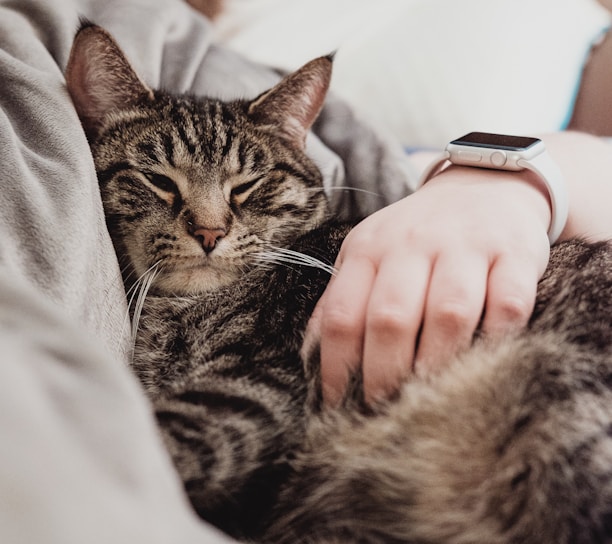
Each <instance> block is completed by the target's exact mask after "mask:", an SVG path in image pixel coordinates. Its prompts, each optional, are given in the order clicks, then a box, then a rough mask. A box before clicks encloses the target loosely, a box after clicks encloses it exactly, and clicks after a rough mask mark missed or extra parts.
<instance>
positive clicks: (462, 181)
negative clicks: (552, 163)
mask: <svg viewBox="0 0 612 544" xmlns="http://www.w3.org/2000/svg"><path fill="white" fill-rule="evenodd" d="M447 186H448V187H452V188H453V189H454V190H456V189H458V188H460V190H461V191H474V195H484V194H485V193H488V194H489V195H490V196H489V198H488V201H489V202H491V203H493V204H492V205H493V206H496V207H497V206H501V205H504V206H513V207H514V213H515V214H516V220H517V221H521V220H522V217H523V216H524V215H525V213H526V212H532V214H533V215H534V216H536V217H537V218H538V220H539V222H540V223H541V226H542V229H543V231H544V232H547V231H548V228H549V226H550V222H551V202H550V197H549V192H548V190H547V189H546V187H545V185H544V183H543V181H542V180H541V178H540V177H539V176H538V175H537V174H535V173H534V172H531V171H528V170H521V171H517V172H510V171H505V170H489V169H483V168H472V167H469V166H460V165H455V164H451V165H449V166H448V167H447V168H445V169H444V170H442V171H441V172H440V173H439V174H437V175H436V176H435V177H433V178H431V180H429V181H428V182H427V184H426V185H424V186H423V188H422V189H421V190H426V189H427V188H428V187H429V189H436V188H438V189H442V188H446V187H447Z"/></svg>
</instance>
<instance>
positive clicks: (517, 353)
mask: <svg viewBox="0 0 612 544" xmlns="http://www.w3.org/2000/svg"><path fill="white" fill-rule="evenodd" d="M330 64H331V63H330V59H327V58H322V59H317V60H315V61H313V62H311V63H309V64H308V65H306V66H305V67H304V68H302V69H301V70H299V71H297V72H296V73H294V74H292V75H290V76H288V78H286V79H285V80H283V82H281V83H279V85H277V86H276V87H274V88H273V89H272V90H270V91H269V92H267V93H264V94H263V95H262V96H260V97H258V98H256V99H255V100H253V101H237V102H232V103H223V102H220V101H216V100H208V99H198V98H194V97H174V96H170V95H167V94H165V93H161V92H158V91H152V90H150V89H149V88H148V87H147V86H146V85H145V84H144V83H142V82H141V81H140V80H139V79H138V77H137V76H136V74H135V73H134V72H133V71H132V69H131V68H130V67H129V64H128V63H127V61H126V60H125V58H124V57H123V55H122V53H121V52H120V50H119V49H118V47H117V46H116V44H115V43H114V42H113V40H112V38H111V37H110V36H109V35H108V34H106V33H105V32H104V31H102V30H101V29H99V28H97V27H94V26H91V25H85V27H84V28H83V29H82V30H81V31H80V32H79V34H78V35H77V38H76V41H75V45H74V47H73V52H72V55H71V59H70V62H69V66H68V71H67V81H68V86H69V90H70V92H71V94H72V96H73V98H74V101H75V105H76V107H77V110H78V111H79V114H80V116H81V118H82V120H83V124H84V126H85V128H86V130H87V132H88V135H89V138H90V140H91V143H92V150H93V153H94V158H95V161H96V166H97V169H98V172H99V177H100V184H101V191H102V195H103V200H104V205H105V209H106V213H107V218H108V225H109V230H110V232H111V235H112V237H113V240H114V243H115V245H116V248H117V252H118V256H119V259H120V260H121V261H122V263H123V265H124V270H125V275H126V283H127V285H128V286H130V285H132V284H134V282H135V280H136V279H137V278H139V277H140V276H142V275H144V277H146V278H148V281H149V287H150V290H149V294H148V296H147V297H146V299H145V300H144V303H143V305H142V308H141V311H140V310H139V320H138V328H137V331H138V334H137V341H136V346H135V352H134V362H133V364H134V369H135V371H136V373H137V374H138V376H139V377H140V379H141V380H142V382H143V384H144V386H145V387H146V389H147V391H148V392H149V395H150V397H151V401H152V404H153V406H154V409H155V412H156V415H157V419H158V421H159V424H160V430H161V433H162V435H163V438H164V440H165V443H166V445H167V446H168V449H169V451H170V453H171V454H172V457H173V459H174V462H175V464H176V466H177V468H178V471H179V473H180V475H181V477H182V478H183V481H184V483H185V487H186V490H187V492H188V494H189V497H190V499H191V501H192V503H193V505H194V507H195V508H196V510H197V511H198V512H199V513H200V514H201V515H202V517H204V518H205V519H208V520H210V521H212V522H213V523H216V524H217V525H218V526H220V527H221V528H222V529H224V530H225V531H227V532H228V533H230V534H233V535H235V536H238V537H241V538H245V539H251V540H255V541H261V542H286V543H299V542H304V543H310V542H312V543H340V542H345V543H349V542H351V543H354V542H377V543H378V542H380V543H394V542H405V543H434V542H436V543H442V542H449V543H487V544H491V543H504V544H509V543H514V542H516V543H519V542H521V543H529V542H533V543H538V544H546V543H551V544H552V543H555V544H559V543H570V542H571V543H580V542H585V543H586V542H606V541H608V540H611V541H612V359H611V357H612V349H611V342H612V338H611V337H612V334H611V332H612V326H611V323H612V308H611V304H610V301H611V300H612V251H611V249H610V247H609V246H608V245H607V244H595V245H588V244H585V243H582V242H572V243H566V244H563V245H561V246H559V247H558V248H556V249H554V250H553V253H552V258H551V263H550V266H549V269H548V271H547V272H546V275H545V277H544V278H543V279H542V281H541V284H540V291H539V295H538V302H537V305H536V309H535V311H534V315H533V317H532V320H531V322H530V324H529V327H528V328H527V330H526V331H524V332H523V333H521V334H520V335H518V336H517V337H512V338H505V339H503V340H498V341H496V342H490V341H487V340H486V339H481V340H479V341H477V342H475V345H474V347H473V348H471V349H470V350H468V351H467V352H465V353H464V354H462V355H461V356H460V357H458V358H457V360H456V361H453V362H452V363H450V364H449V365H448V370H446V371H445V372H444V373H442V374H441V375H440V376H437V377H430V378H428V379H426V380H425V379H421V380H416V379H415V380H413V381H411V382H409V383H406V384H405V385H404V386H403V387H402V389H401V390H400V391H399V392H398V395H397V398H395V399H394V400H393V401H390V402H389V403H388V404H387V405H385V406H381V407H377V408H376V409H375V410H370V411H367V412H366V411H364V410H361V409H360V408H359V403H358V402H352V401H349V400H347V403H346V406H345V407H343V408H342V409H339V410H337V411H333V412H332V411H329V410H327V411H326V410H323V411H321V409H320V406H319V403H320V391H319V383H318V368H317V353H316V350H315V351H314V352H313V353H310V354H309V355H308V362H307V364H306V365H305V366H304V364H303V363H302V359H301V357H300V349H301V343H302V335H303V331H304V328H305V325H306V323H307V320H308V318H309V316H310V313H311V312H312V309H313V307H314V304H315V302H316V300H317V299H318V297H319V296H320V294H321V293H322V291H323V289H324V287H325V285H326V282H327V280H328V278H329V270H325V269H324V268H325V267H322V268H315V267H309V266H301V265H298V264H294V263H291V264H290V265H288V266H284V265H276V264H272V265H269V266H263V265H262V263H261V259H262V256H263V255H267V256H268V257H269V255H270V251H271V250H273V248H274V247H276V246H280V247H283V248H286V247H288V246H291V247H292V248H293V249H294V250H296V251H300V252H303V253H305V254H309V255H313V256H315V257H317V258H319V259H320V260H322V261H324V262H325V263H327V265H328V267H329V264H330V263H332V262H333V261H334V258H335V255H336V253H337V251H338V249H339V246H340V244H341V241H342V239H343V237H344V235H345V234H346V232H347V227H341V226H334V225H333V224H331V223H324V220H325V218H326V215H327V211H326V203H325V199H324V196H323V192H322V189H321V179H320V174H319V173H318V171H317V169H316V167H315V166H314V165H313V164H312V162H311V161H310V160H309V159H308V158H307V157H306V156H305V154H304V152H303V147H304V139H305V137H306V133H307V130H308V128H309V127H310V125H311V124H312V122H313V121H314V119H315V117H316V115H317V113H318V111H319V109H320V107H321V104H322V101H323V97H324V95H325V91H326V89H327V85H328V82H329V75H330ZM287 258H289V257H287V253H284V254H283V253H278V260H283V259H287ZM273 260H274V259H273ZM290 260H293V258H291V259H290ZM354 390H355V392H356V393H355V396H356V397H358V393H359V380H358V377H356V379H355V383H354Z"/></svg>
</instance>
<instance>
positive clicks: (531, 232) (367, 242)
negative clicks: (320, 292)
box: [306, 132, 612, 403]
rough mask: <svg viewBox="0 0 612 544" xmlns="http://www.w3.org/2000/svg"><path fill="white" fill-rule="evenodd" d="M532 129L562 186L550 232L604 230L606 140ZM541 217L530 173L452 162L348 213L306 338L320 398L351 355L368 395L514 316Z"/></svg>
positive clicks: (543, 205)
mask: <svg viewBox="0 0 612 544" xmlns="http://www.w3.org/2000/svg"><path fill="white" fill-rule="evenodd" d="M543 139H544V140H545V143H546V145H547V147H548V150H549V153H550V154H551V155H552V157H553V158H554V159H555V160H556V161H557V163H558V164H559V166H560V167H561V170H562V171H563V173H564V176H565V178H566V182H567V184H568V191H569V195H570V213H569V219H568V222H567V225H566V227H565V229H564V231H563V233H562V237H561V239H567V238H571V237H573V236H587V237H589V238H592V239H593V238H595V239H597V238H606V237H610V236H612V219H611V218H610V214H609V212H608V208H609V206H610V203H611V202H612V183H607V182H606V177H607V176H605V175H604V174H603V173H605V172H610V171H612V153H610V148H609V147H608V146H607V144H605V143H604V142H602V141H600V140H599V139H597V138H593V137H590V136H587V135H584V134H579V133H570V132H565V133H556V134H551V135H548V136H545V137H543ZM424 158H428V157H424V156H423V155H422V156H419V157H416V159H417V160H422V159H424ZM549 222H550V208H549V205H548V199H547V196H546V194H545V192H544V191H543V190H541V189H540V188H539V184H538V183H536V180H535V179H534V178H533V174H531V173H529V172H519V173H511V172H501V171H491V170H479V169H474V168H466V167H456V166H453V167H451V168H448V169H447V170H446V171H444V172H443V173H441V174H440V175H438V176H437V177H436V178H434V179H432V180H431V181H430V182H429V183H427V184H426V185H425V186H424V187H423V188H422V189H420V190H419V191H417V192H416V193H415V194H413V195H411V196H409V197H407V198H405V199H403V200H401V201H399V202H397V203H396V204H393V205H392V206H389V207H387V208H385V209H383V210H381V211H380V212H377V213H376V214H374V215H372V216H370V217H368V218H367V219H366V220H364V221H363V222H362V223H360V224H359V225H358V226H357V227H356V228H355V229H354V230H353V232H352V233H351V235H350V236H349V237H348V238H347V239H346V241H345V243H344V245H343V247H342V250H341V252H340V255H339V257H338V261H337V263H336V264H337V266H338V268H339V273H338V275H337V277H336V278H334V279H333V280H332V282H331V283H330V286H329V287H328V289H327V291H326V292H325V294H324V296H323V298H322V299H321V301H320V303H319V305H318V306H317V309H316V310H315V314H314V315H313V318H312V320H311V323H310V326H309V330H308V333H307V338H306V343H307V344H308V343H311V342H314V341H316V339H318V338H320V345H321V372H322V382H323V394H324V397H325V399H326V400H327V401H329V402H332V403H334V402H336V401H337V400H338V399H339V398H340V397H341V395H342V392H343V390H344V388H345V385H346V381H347V376H348V372H349V370H355V369H356V368H358V366H359V365H361V366H362V369H363V377H364V388H365V393H366V398H367V399H368V400H369V401H372V400H374V399H375V398H377V397H380V396H385V395H387V394H389V393H390V392H392V391H393V390H394V389H395V388H396V387H397V384H398V383H399V380H400V378H401V377H402V376H405V375H408V374H410V373H411V372H412V371H416V372H417V373H423V372H427V371H430V370H432V369H435V368H439V367H440V366H442V365H443V363H444V362H445V361H446V360H448V358H449V356H451V355H452V354H453V353H455V352H457V351H458V350H460V349H462V348H464V347H466V346H468V345H469V344H470V341H471V338H472V336H473V333H474V330H475V329H476V327H477V326H478V324H479V323H480V321H481V317H482V327H483V330H484V331H485V332H486V333H498V332H503V331H509V330H512V329H515V328H517V327H520V326H522V325H524V324H525V323H526V321H527V319H528V318H529V315H530V313H531V310H532V308H533V304H534V300H535V293H536V286H537V281H538V279H539V277H540V276H541V274H542V273H543V271H544V269H545V267H546V264H547V262H548V254H549V245H548V241H547V237H546V231H547V229H548V225H549ZM417 340H418V342H417Z"/></svg>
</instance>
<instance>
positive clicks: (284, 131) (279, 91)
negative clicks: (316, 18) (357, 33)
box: [248, 55, 332, 149]
mask: <svg viewBox="0 0 612 544" xmlns="http://www.w3.org/2000/svg"><path fill="white" fill-rule="evenodd" d="M331 72H332V56H331V55H329V56H327V57H319V58H317V59H314V60H312V61H310V62H309V63H308V64H305V65H304V66H302V68H300V69H299V70H297V71H296V72H293V73H292V74H290V75H288V76H287V77H285V78H284V79H283V80H282V81H281V82H280V83H278V84H277V85H276V86H274V87H272V89H270V90H269V91H266V92H265V93H263V94H261V95H260V96H258V97H257V98H256V99H255V100H253V101H252V102H251V103H250V105H249V109H248V112H249V115H250V116H251V118H252V119H253V120H254V121H255V122H256V123H257V124H259V125H260V126H262V127H265V128H269V129H270V130H272V131H274V132H275V133H276V134H278V135H280V136H281V137H282V138H283V139H285V141H287V142H288V143H289V144H290V145H292V146H293V147H296V148H298V149H303V148H304V146H305V142H306V135H307V134H308V130H309V129H310V127H311V126H312V124H313V123H314V121H315V119H316V118H317V116H318V115H319V112H320V111H321V108H322V107H323V101H324V100H325V95H326V94H327V89H328V88H329V82H330V80H331Z"/></svg>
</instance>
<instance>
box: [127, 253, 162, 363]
mask: <svg viewBox="0 0 612 544" xmlns="http://www.w3.org/2000/svg"><path fill="white" fill-rule="evenodd" d="M160 263H161V260H159V261H157V262H155V263H153V264H152V265H151V266H150V267H149V268H148V269H147V270H146V271H145V272H144V273H143V274H142V275H141V276H140V277H139V278H138V279H137V280H136V281H135V282H134V283H133V284H132V286H131V287H130V288H129V289H128V291H127V293H126V294H127V296H128V312H127V314H126V317H125V323H124V329H125V327H127V326H128V324H129V322H130V308H131V307H132V304H133V303H134V302H135V303H134V310H133V312H132V320H131V322H132V325H131V338H132V354H133V352H134V341H135V339H136V333H137V332H138V323H139V322H140V315H141V313H142V308H143V305H144V301H145V298H146V296H147V294H148V292H149V290H150V289H151V286H152V285H153V282H154V281H155V278H156V277H157V275H158V274H159V272H160V268H159V265H160ZM134 299H135V300H134Z"/></svg>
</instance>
